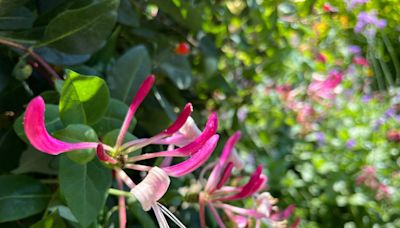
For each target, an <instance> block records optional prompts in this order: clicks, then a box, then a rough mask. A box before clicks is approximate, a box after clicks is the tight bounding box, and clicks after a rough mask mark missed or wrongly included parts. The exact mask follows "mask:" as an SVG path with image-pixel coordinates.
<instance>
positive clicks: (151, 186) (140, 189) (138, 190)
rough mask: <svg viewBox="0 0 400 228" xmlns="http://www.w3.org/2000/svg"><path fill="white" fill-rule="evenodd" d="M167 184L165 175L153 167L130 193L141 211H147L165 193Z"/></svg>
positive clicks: (161, 170)
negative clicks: (140, 206)
mask: <svg viewBox="0 0 400 228" xmlns="http://www.w3.org/2000/svg"><path fill="white" fill-rule="evenodd" d="M169 183H170V180H169V177H168V175H167V173H166V172H165V171H164V170H163V169H160V168H158V167H153V168H152V169H150V171H149V173H148V174H147V176H146V177H145V178H144V179H143V180H142V182H140V183H139V184H138V185H136V187H134V188H132V189H131V193H132V194H133V196H134V197H135V198H136V199H137V200H138V201H139V202H140V204H141V205H142V208H143V210H145V211H148V210H150V209H151V206H152V205H154V204H155V203H156V202H157V201H158V200H159V199H161V197H163V195H164V194H165V193H166V192H167V190H168V187H169Z"/></svg>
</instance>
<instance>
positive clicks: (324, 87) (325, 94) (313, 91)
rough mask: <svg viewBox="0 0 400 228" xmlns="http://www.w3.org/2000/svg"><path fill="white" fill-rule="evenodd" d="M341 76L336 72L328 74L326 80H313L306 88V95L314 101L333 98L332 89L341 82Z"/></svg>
mask: <svg viewBox="0 0 400 228" xmlns="http://www.w3.org/2000/svg"><path fill="white" fill-rule="evenodd" d="M342 80H343V74H342V73H341V72H339V71H337V70H332V71H331V72H329V74H328V77H327V78H326V79H320V78H314V79H313V81H312V82H311V84H310V85H309V86H308V90H307V93H308V95H309V96H310V97H311V98H314V99H316V100H320V99H319V98H323V99H333V98H335V92H334V89H335V88H336V87H337V86H338V85H339V84H340V83H341V82H342Z"/></svg>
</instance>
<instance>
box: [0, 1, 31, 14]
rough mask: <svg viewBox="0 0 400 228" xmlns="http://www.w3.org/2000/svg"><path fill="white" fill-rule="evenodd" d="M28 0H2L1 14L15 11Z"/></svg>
mask: <svg viewBox="0 0 400 228" xmlns="http://www.w3.org/2000/svg"><path fill="white" fill-rule="evenodd" d="M27 1H28V0H0V16H3V15H6V14H8V13H10V12H12V11H14V10H15V9H17V8H19V7H20V6H22V5H23V4H25V2H27Z"/></svg>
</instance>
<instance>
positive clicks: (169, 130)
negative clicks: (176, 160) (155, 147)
mask: <svg viewBox="0 0 400 228" xmlns="http://www.w3.org/2000/svg"><path fill="white" fill-rule="evenodd" d="M192 112H193V106H192V104H190V103H188V104H186V105H185V107H184V108H183V111H182V112H181V114H180V115H179V116H178V118H176V120H175V122H174V123H173V124H172V125H171V126H170V127H168V128H167V129H166V130H165V131H164V133H165V134H167V135H172V134H173V133H175V132H177V131H178V130H179V129H180V128H181V127H182V126H183V125H184V124H185V123H186V120H187V119H188V118H189V116H190V114H191V113H192Z"/></svg>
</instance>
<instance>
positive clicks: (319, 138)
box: [315, 131, 325, 146]
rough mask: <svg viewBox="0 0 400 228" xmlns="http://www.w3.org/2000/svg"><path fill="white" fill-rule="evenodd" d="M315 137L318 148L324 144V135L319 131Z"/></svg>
mask: <svg viewBox="0 0 400 228" xmlns="http://www.w3.org/2000/svg"><path fill="white" fill-rule="evenodd" d="M315 137H316V139H317V143H318V145H319V146H322V145H324V143H325V134H324V133H323V132H320V131H318V132H316V133H315Z"/></svg>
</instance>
